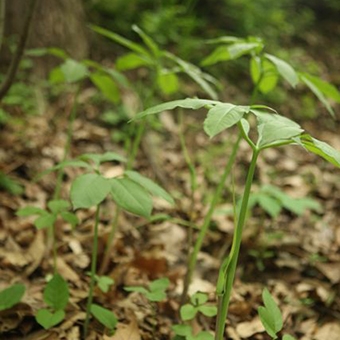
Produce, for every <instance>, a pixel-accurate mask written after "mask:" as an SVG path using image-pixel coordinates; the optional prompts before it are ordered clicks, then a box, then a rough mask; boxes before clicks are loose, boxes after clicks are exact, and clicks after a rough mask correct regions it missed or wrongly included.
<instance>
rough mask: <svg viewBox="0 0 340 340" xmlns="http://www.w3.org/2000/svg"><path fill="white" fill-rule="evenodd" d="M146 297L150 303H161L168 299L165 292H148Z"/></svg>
mask: <svg viewBox="0 0 340 340" xmlns="http://www.w3.org/2000/svg"><path fill="white" fill-rule="evenodd" d="M145 296H146V298H147V299H148V300H149V301H153V302H159V301H162V300H164V299H165V298H166V293H165V292H164V291H154V292H147V293H146V294H145Z"/></svg>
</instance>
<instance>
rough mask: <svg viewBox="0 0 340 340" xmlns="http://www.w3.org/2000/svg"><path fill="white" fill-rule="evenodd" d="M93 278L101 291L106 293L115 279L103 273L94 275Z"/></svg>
mask: <svg viewBox="0 0 340 340" xmlns="http://www.w3.org/2000/svg"><path fill="white" fill-rule="evenodd" d="M95 280H96V282H97V286H98V287H99V289H100V290H101V291H102V292H103V293H107V292H108V291H109V289H110V287H111V286H112V285H113V284H114V283H115V280H113V279H111V277H108V276H104V275H102V276H99V275H96V276H95Z"/></svg>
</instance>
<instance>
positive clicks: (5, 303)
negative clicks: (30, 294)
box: [0, 283, 26, 311]
mask: <svg viewBox="0 0 340 340" xmlns="http://www.w3.org/2000/svg"><path fill="white" fill-rule="evenodd" d="M25 290H26V287H25V286H24V285H23V284H20V283H16V284H14V285H12V286H10V287H8V288H6V289H4V290H2V291H1V292H0V311H2V310H5V309H9V308H11V307H13V306H14V305H16V304H17V303H19V302H20V300H21V299H22V297H23V295H24V294H25Z"/></svg>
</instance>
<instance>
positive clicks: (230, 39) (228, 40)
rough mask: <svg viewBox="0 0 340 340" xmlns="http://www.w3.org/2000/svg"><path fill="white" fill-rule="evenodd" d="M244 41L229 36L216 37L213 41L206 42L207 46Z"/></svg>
mask: <svg viewBox="0 0 340 340" xmlns="http://www.w3.org/2000/svg"><path fill="white" fill-rule="evenodd" d="M241 41H244V39H240V38H237V37H234V36H231V35H227V36H223V37H218V38H214V39H208V40H207V41H206V43H207V44H230V43H235V42H241Z"/></svg>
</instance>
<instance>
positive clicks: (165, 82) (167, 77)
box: [157, 72, 179, 94]
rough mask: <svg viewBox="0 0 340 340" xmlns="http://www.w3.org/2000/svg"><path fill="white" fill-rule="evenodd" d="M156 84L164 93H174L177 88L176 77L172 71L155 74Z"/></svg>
mask: <svg viewBox="0 0 340 340" xmlns="http://www.w3.org/2000/svg"><path fill="white" fill-rule="evenodd" d="M157 85H158V86H159V88H160V89H161V91H162V92H163V93H164V94H173V93H176V92H177V91H178V89H179V83H178V77H177V76H176V74H175V73H172V72H160V73H158V75H157Z"/></svg>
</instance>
